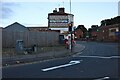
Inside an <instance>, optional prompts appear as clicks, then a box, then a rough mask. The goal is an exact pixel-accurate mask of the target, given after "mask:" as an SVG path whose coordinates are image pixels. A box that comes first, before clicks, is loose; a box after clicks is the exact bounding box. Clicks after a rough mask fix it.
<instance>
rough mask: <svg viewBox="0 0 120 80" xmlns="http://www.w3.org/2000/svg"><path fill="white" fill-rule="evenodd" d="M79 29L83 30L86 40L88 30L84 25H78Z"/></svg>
mask: <svg viewBox="0 0 120 80" xmlns="http://www.w3.org/2000/svg"><path fill="white" fill-rule="evenodd" d="M77 29H81V30H82V31H83V38H86V33H87V29H86V28H85V26H84V25H78V27H77Z"/></svg>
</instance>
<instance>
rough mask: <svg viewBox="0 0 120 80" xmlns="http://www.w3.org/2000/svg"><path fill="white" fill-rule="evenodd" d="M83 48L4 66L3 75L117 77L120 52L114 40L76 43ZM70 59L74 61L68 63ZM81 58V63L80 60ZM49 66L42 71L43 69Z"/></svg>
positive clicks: (101, 79)
mask: <svg viewBox="0 0 120 80" xmlns="http://www.w3.org/2000/svg"><path fill="white" fill-rule="evenodd" d="M77 43H78V44H82V45H85V49H84V50H83V51H82V52H80V53H77V54H76V55H73V56H71V57H66V58H61V59H56V60H50V61H45V62H37V63H32V64H26V65H18V66H12V67H5V68H3V69H2V71H3V72H2V73H3V78H80V79H83V78H87V79H92V80H93V79H94V80H97V79H98V80H99V79H100V80H106V79H113V80H118V77H119V76H120V75H119V71H120V70H119V67H120V65H119V64H120V54H118V52H119V51H118V44H117V43H98V42H85V41H83V42H80V41H79V42H77ZM70 61H77V62H78V63H75V64H74V63H73V64H72V65H71V63H70ZM79 61H80V62H79ZM48 68H49V69H51V68H52V69H51V70H46V71H43V70H44V69H48Z"/></svg>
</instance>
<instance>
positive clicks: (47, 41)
mask: <svg viewBox="0 0 120 80" xmlns="http://www.w3.org/2000/svg"><path fill="white" fill-rule="evenodd" d="M17 40H23V43H24V47H31V46H33V45H37V46H52V45H58V44H59V33H58V32H46V31H44V32H30V31H26V32H11V31H9V32H8V31H2V47H3V48H7V47H8V48H12V47H15V46H16V41H17Z"/></svg>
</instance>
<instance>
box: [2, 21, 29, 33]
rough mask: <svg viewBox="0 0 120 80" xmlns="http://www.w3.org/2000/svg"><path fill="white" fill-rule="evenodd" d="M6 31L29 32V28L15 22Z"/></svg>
mask: <svg viewBox="0 0 120 80" xmlns="http://www.w3.org/2000/svg"><path fill="white" fill-rule="evenodd" d="M4 30H6V31H28V29H27V27H25V26H24V25H22V24H20V23H18V22H14V23H13V24H10V25H8V26H7V27H5V28H4Z"/></svg>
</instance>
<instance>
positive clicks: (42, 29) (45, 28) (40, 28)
mask: <svg viewBox="0 0 120 80" xmlns="http://www.w3.org/2000/svg"><path fill="white" fill-rule="evenodd" d="M27 28H28V30H29V31H46V30H49V28H48V27H27Z"/></svg>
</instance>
